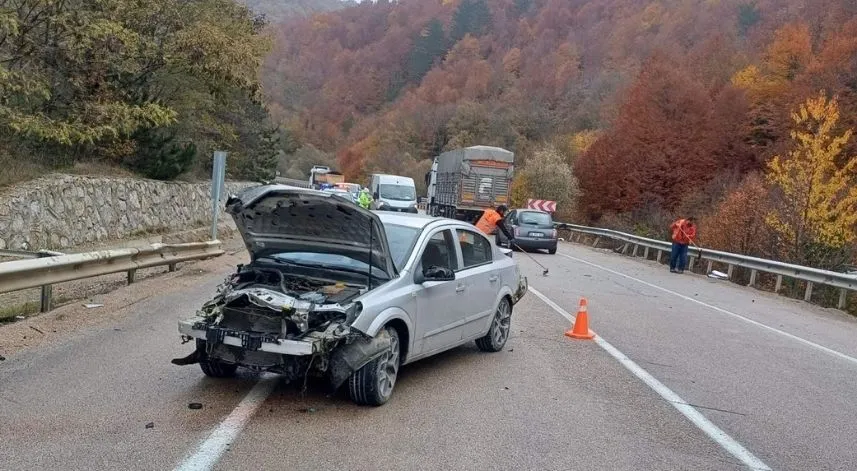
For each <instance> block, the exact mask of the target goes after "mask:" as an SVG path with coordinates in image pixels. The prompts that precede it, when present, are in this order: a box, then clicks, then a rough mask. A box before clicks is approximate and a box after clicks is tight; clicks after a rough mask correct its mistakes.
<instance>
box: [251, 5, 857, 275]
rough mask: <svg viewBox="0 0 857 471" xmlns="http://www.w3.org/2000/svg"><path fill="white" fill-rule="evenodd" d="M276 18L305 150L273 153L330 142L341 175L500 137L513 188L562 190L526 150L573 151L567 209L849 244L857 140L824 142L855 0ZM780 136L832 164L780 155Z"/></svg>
mask: <svg viewBox="0 0 857 471" xmlns="http://www.w3.org/2000/svg"><path fill="white" fill-rule="evenodd" d="M275 36H276V39H275V46H274V49H273V51H272V53H271V54H270V55H269V57H268V60H267V61H266V64H265V69H264V70H265V72H264V84H265V91H266V97H267V99H268V102H269V108H270V110H271V113H272V115H273V116H274V118H275V119H276V120H277V122H279V123H281V124H282V125H283V126H284V128H285V129H286V130H287V135H288V137H289V139H290V140H291V141H292V142H293V143H294V147H295V148H299V149H300V150H299V151H298V154H297V155H296V156H295V157H294V158H293V159H292V160H290V161H288V162H287V165H285V166H284V167H283V168H284V170H285V171H295V172H297V171H298V170H300V169H301V168H302V167H305V166H306V165H311V163H310V162H309V161H310V160H313V159H315V160H318V159H324V158H326V157H327V158H331V157H330V156H332V155H334V154H335V155H336V158H337V161H338V163H339V164H340V166H341V168H342V170H344V171H345V172H346V173H347V174H348V175H349V176H350V177H351V178H355V179H360V178H362V177H363V176H365V175H366V174H367V173H369V172H371V171H374V170H380V169H383V170H385V171H391V172H402V173H407V174H411V175H413V176H415V177H421V175H422V173H423V172H424V171H425V169H426V168H427V166H428V160H427V159H429V158H430V157H432V156H434V155H436V154H437V153H439V152H441V151H443V150H445V149H449V148H454V147H459V146H466V145H473V144H489V145H499V146H503V147H506V148H509V149H511V150H514V151H516V152H517V153H518V155H519V158H520V159H521V162H523V163H524V170H525V171H524V172H522V173H521V175H522V176H523V178H520V179H519V180H518V182H516V188H515V194H516V197H518V198H525V197H527V196H530V197H538V196H540V194H541V193H544V192H546V191H548V192H550V191H553V192H554V193H555V191H554V190H550V189H546V188H544V186H543V185H540V182H539V181H527V180H528V178H527V175H537V174H538V172H536V171H535V170H534V169H533V168H532V167H540V166H543V165H554V164H555V163H556V158H557V156H560V157H561V159H562V160H563V161H564V165H567V166H568V167H570V168H571V169H573V177H572V178H570V179H569V181H568V183H567V185H566V186H565V187H564V188H563V189H562V190H563V191H564V192H565V193H568V194H569V195H568V196H567V198H566V199H565V204H564V205H562V206H563V207H562V210H561V213H562V214H563V215H564V216H565V217H575V218H577V219H578V220H581V221H584V222H594V223H600V224H608V225H615V226H621V227H626V228H632V227H636V228H637V230H639V231H642V232H650V233H653V234H654V233H657V234H658V235H661V234H662V231H663V227H664V225H665V224H667V223H668V222H669V220H670V218H672V217H674V216H677V215H688V214H691V213H692V214H695V215H697V216H698V217H706V218H708V219H707V221H705V223H704V224H703V228H702V230H701V233H702V234H703V238H705V239H707V240H708V241H710V242H711V243H713V244H715V245H717V246H720V247H721V248H726V249H732V250H739V249H742V250H743V251H745V252H753V253H758V254H760V255H764V254H767V255H771V256H773V255H782V256H785V255H783V254H785V252H786V251H788V252H789V253H788V254H787V255H788V256H789V257H790V258H793V259H806V258H810V259H812V260H813V261H818V260H820V259H821V258H824V259H825V263H826V262H829V261H830V260H833V259H834V258H835V259H836V260H842V258H843V252H842V251H841V250H839V249H841V248H842V247H843V246H848V247H850V246H851V244H852V243H853V240H854V231H853V229H854V228H853V226H854V220H853V219H852V218H848V219H836V217H834V213H837V214H838V213H843V212H847V211H849V210H850V211H851V212H852V213H853V212H854V210H855V209H857V208H855V207H854V205H855V203H857V194H855V191H853V188H854V181H853V172H851V170H850V169H846V168H845V167H844V166H845V165H846V163H847V162H850V161H852V160H853V159H852V160H849V159H850V157H851V156H853V155H855V153H857V143H855V140H854V139H848V140H841V139H840V140H839V141H836V142H838V143H839V144H841V145H840V147H842V150H841V151H837V152H835V153H834V154H835V155H828V156H822V155H821V154H822V152H821V151H819V147H818V146H828V144H830V143H831V142H834V141H835V140H836V139H835V138H836V137H838V136H842V135H843V134H844V133H845V132H846V130H847V129H850V128H854V127H855V124H857V2H854V1H853V0H815V1H813V2H804V1H799V0H660V1H658V0H655V1H648V0H421V1H414V2H388V1H383V0H382V1H379V2H377V3H369V2H363V3H362V4H361V5H359V6H356V7H353V8H348V9H345V10H340V11H337V12H333V13H325V14H319V15H315V16H313V17H312V18H311V19H308V20H301V21H293V22H290V23H287V24H285V25H282V26H281V27H279V28H277V30H276V33H275ZM819 96H821V97H823V98H822V99H821V100H823V103H820V102H819V101H818V100H819V99H818V97H819ZM810 98H816V102H815V104H814V105H813V104H811V103H810V104H808V105H807V106H809V107H810V108H814V109H815V112H814V111H812V110H809V109H805V110H804V111H803V112H802V113H797V115H796V116H792V113H794V112H797V111H799V106H800V105H801V104H803V103H805V102H806V100H808V99H810ZM827 98H829V99H833V98H836V100H835V101H830V102H828V101H827V100H826V99H827ZM801 116H803V118H801ZM829 118H833V119H829ZM793 131H808V132H809V131H811V132H810V133H809V134H810V137H814V138H816V142H815V143H808V142H807V141H806V140H803V141H802V140H801V137H800V136H795V137H794V138H793V136H792V132H793ZM820 134H825V136H821V135H820ZM804 137H806V136H804ZM846 137H847V136H846ZM826 148H827V149H828V150H830V149H829V146H828V147H826ZM831 152H832V150H831ZM828 153H830V152H828ZM790 155H794V156H797V157H796V159H798V160H799V159H804V160H806V161H807V162H809V163H807V164H806V166H808V167H812V168H822V167H824V168H825V172H826V173H825V176H824V177H823V178H822V177H819V176H818V175H815V176H813V173H812V172H811V171H810V172H809V173H806V172H804V174H801V172H800V171H799V170H797V169H796V168H794V166H788V165H786V166H782V165H781V166H780V167H779V168H774V166H773V164H772V163H773V162H774V161H775V160H776V159H774V157H775V156H781V157H783V159H782V161H783V162H787V161H789V160H795V159H790V158H789V156H790ZM827 157H830V161H831V162H833V167H829V166H828V167H825V166H824V165H822V164H820V163H819V159H821V160H824V159H825V158H827ZM296 162H297V163H299V165H295V163H296ZM528 167H529V172H527V171H526V170H527V169H528ZM849 168H850V167H849ZM837 172H838V173H837ZM834 173H835V174H836V175H838V177H834V176H833V175H834ZM828 177H829V178H828ZM801 178H804V180H803V181H798V180H800V179H801ZM813 178H816V179H818V178H821V179H820V180H818V182H817V183H818V185H813V184H812V182H813ZM831 178H833V179H835V178H838V179H839V180H838V181H837V182H832V181H831ZM843 185H844V186H843ZM789 186H792V187H799V188H797V189H796V190H795V191H792V190H794V188H792V189H789ZM822 186H826V187H827V188H828V190H826V193H824V194H821V193H818V191H817V189H818V188H820V187H822ZM848 195H852V196H853V198H852V199H851V200H849V199H848ZM826 197H832V198H833V202H832V203H831V205H832V206H829V207H823V206H824V205H822V204H820V203H819V201H821V200H823V199H824V198H826ZM748 198H749V199H748ZM753 198H757V200H753ZM801 198H803V199H804V200H806V201H812V203H811V204H809V206H807V207H804V208H803V209H802V210H797V209H796V208H794V205H793V204H792V203H793V201H792V200H793V199H801ZM762 200H764V201H762ZM753 201H756V203H758V204H754V203H752V202H753ZM762 203H764V204H762ZM748 204H749V205H750V206H751V207H747V208H746V209H747V210H748V211H744V212H740V211H738V212H736V211H735V209H734V208H735V206H739V207H741V206H743V207H746V206H747V205H748ZM769 206H770V207H769ZM775 206H776V207H777V208H779V209H778V210H777V209H776V208H775ZM777 211H779V212H777ZM786 213H789V214H790V216H788V217H786ZM776 214H779V215H780V216H781V217H779V221H780V223H778V222H777V220H778V219H777V217H776ZM800 214H804V215H810V214H811V215H812V216H811V217H809V216H807V217H801V216H800ZM785 219H789V220H788V221H786V222H782V221H784V220H785ZM831 224H832V225H833V226H842V227H843V228H844V229H842V230H838V229H837V230H833V229H831V228H830V227H828V226H830V225H831ZM754 230H758V231H759V233H758V234H756V235H754V236H751V237H750V238H749V240H746V239H747V238H746V237H745V236H746V235H747V234H749V233H750V232H749V231H754ZM652 231H655V232H652ZM730 231H731V232H730ZM833 232H837V235H835V236H834V235H833V234H832V233H833ZM824 234H827V235H824ZM738 236H740V237H738ZM828 236H829V237H828ZM739 241H741V243H743V244H744V246H742V247H737V246H735V244H738V243H739ZM828 249H830V250H828ZM833 249H836V250H833ZM819 251H821V252H824V254H825V255H824V256H823V257H822V256H821V255H819V253H820V252H819ZM817 252H818V253H817ZM833 252H835V253H836V254H837V255H836V256H835V257H833V255H832V254H833ZM810 253H811V254H810ZM808 254H809V255H808Z"/></svg>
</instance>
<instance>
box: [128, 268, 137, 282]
mask: <svg viewBox="0 0 857 471" xmlns="http://www.w3.org/2000/svg"><path fill="white" fill-rule="evenodd" d="M136 278H137V269H136V268H132V269H130V270H128V284H129V285H130V284H131V283H133V282H134V280H135V279H136Z"/></svg>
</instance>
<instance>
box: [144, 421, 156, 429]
mask: <svg viewBox="0 0 857 471" xmlns="http://www.w3.org/2000/svg"><path fill="white" fill-rule="evenodd" d="M146 428H155V423H154V422H149V423H148V424H146Z"/></svg>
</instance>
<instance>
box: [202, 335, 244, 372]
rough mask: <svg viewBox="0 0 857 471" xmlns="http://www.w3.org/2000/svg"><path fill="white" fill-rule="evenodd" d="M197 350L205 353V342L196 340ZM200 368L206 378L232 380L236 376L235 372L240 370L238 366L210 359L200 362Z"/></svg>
mask: <svg viewBox="0 0 857 471" xmlns="http://www.w3.org/2000/svg"><path fill="white" fill-rule="evenodd" d="M196 348H197V350H201V351H202V352H205V340H200V339H196ZM199 367H200V369H202V372H203V373H205V375H206V376H210V377H212V378H231V377H233V376H235V371H236V370H238V365H235V364H232V363H224V362H222V361H217V360H211V359H209V358H203V359H201V360H199Z"/></svg>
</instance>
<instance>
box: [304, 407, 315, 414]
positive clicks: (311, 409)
mask: <svg viewBox="0 0 857 471" xmlns="http://www.w3.org/2000/svg"><path fill="white" fill-rule="evenodd" d="M300 411H301V412H303V413H304V414H312V413H315V412H317V409H316V408H315V407H305V408H303V409H300Z"/></svg>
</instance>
